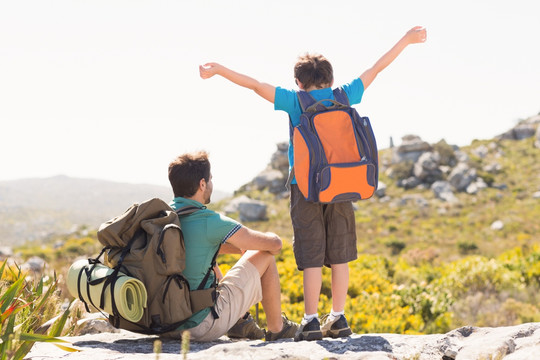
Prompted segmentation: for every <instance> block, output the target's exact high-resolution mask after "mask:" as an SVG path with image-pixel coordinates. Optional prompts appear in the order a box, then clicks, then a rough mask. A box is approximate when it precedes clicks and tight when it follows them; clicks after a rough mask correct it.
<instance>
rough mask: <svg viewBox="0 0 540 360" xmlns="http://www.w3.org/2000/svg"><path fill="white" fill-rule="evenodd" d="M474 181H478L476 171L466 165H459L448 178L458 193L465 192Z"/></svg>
mask: <svg viewBox="0 0 540 360" xmlns="http://www.w3.org/2000/svg"><path fill="white" fill-rule="evenodd" d="M474 180H476V169H474V168H471V167H470V166H469V165H467V164H466V163H459V164H457V166H456V167H455V168H454V169H453V170H452V172H450V175H449V176H448V181H449V182H450V184H451V185H452V186H453V187H454V189H456V190H457V191H464V190H465V189H467V186H469V185H470V184H471V183H472V182H473V181H474Z"/></svg>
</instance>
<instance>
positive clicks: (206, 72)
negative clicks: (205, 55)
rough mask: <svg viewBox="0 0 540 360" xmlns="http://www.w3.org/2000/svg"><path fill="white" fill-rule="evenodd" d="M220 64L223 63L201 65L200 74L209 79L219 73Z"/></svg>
mask: <svg viewBox="0 0 540 360" xmlns="http://www.w3.org/2000/svg"><path fill="white" fill-rule="evenodd" d="M220 66H221V65H219V64H217V63H207V64H204V65H199V74H200V75H201V78H203V79H209V78H211V77H212V76H214V75H216V74H217V72H218V69H219V68H220Z"/></svg>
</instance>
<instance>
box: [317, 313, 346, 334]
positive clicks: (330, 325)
mask: <svg viewBox="0 0 540 360" xmlns="http://www.w3.org/2000/svg"><path fill="white" fill-rule="evenodd" d="M322 320H323V326H322V328H321V330H322V334H323V336H325V337H326V336H329V337H332V338H334V339H336V338H340V337H347V336H349V335H351V334H352V331H351V328H350V327H349V324H347V319H345V315H339V316H338V317H337V318H335V319H334V320H330V314H326V315H324V316H323V318H322Z"/></svg>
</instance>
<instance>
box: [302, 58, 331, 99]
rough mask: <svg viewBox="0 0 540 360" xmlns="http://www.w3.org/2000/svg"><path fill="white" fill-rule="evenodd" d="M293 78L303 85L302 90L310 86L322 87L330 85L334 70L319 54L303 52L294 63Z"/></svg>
mask: <svg viewBox="0 0 540 360" xmlns="http://www.w3.org/2000/svg"><path fill="white" fill-rule="evenodd" d="M294 78H295V79H297V80H298V81H300V82H301V83H302V85H304V90H305V89H308V88H310V87H312V86H315V88H317V89H322V88H325V87H330V86H332V83H333V81H334V70H333V69H332V64H330V61H328V60H327V59H326V58H325V57H324V56H322V55H321V54H304V55H302V56H299V57H298V61H297V62H296V64H295V65H294Z"/></svg>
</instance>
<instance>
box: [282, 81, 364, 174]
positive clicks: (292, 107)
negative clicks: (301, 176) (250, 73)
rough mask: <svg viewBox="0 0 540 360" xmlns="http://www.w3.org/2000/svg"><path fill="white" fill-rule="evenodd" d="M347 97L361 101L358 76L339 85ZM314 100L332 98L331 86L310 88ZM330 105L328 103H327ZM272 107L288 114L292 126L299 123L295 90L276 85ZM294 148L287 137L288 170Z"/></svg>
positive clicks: (300, 110)
mask: <svg viewBox="0 0 540 360" xmlns="http://www.w3.org/2000/svg"><path fill="white" fill-rule="evenodd" d="M341 87H342V88H343V90H344V91H345V94H347V97H348V98H349V104H350V105H351V106H352V105H355V104H359V103H360V101H362V96H363V95H364V83H362V80H361V79H360V78H356V79H354V80H353V81H351V82H350V83H348V84H345V85H342V86H341ZM309 93H310V95H311V96H313V97H314V98H315V100H317V101H319V100H324V99H330V100H334V94H333V93H332V88H329V87H328V88H324V89H317V90H312V91H310V92H309ZM328 105H330V103H329V104H328ZM274 109H275V110H283V111H285V112H287V113H288V114H289V118H290V120H291V122H292V126H293V127H294V126H296V125H298V124H299V123H300V115H302V107H301V106H300V101H299V100H298V96H297V95H296V91H295V90H288V89H284V88H281V87H279V86H278V87H276V93H275V97H274ZM293 154H294V149H293V144H292V139H289V154H288V155H289V172H290V171H291V169H292V167H293V165H294V157H293ZM292 183H293V184H296V179H293V181H292Z"/></svg>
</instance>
